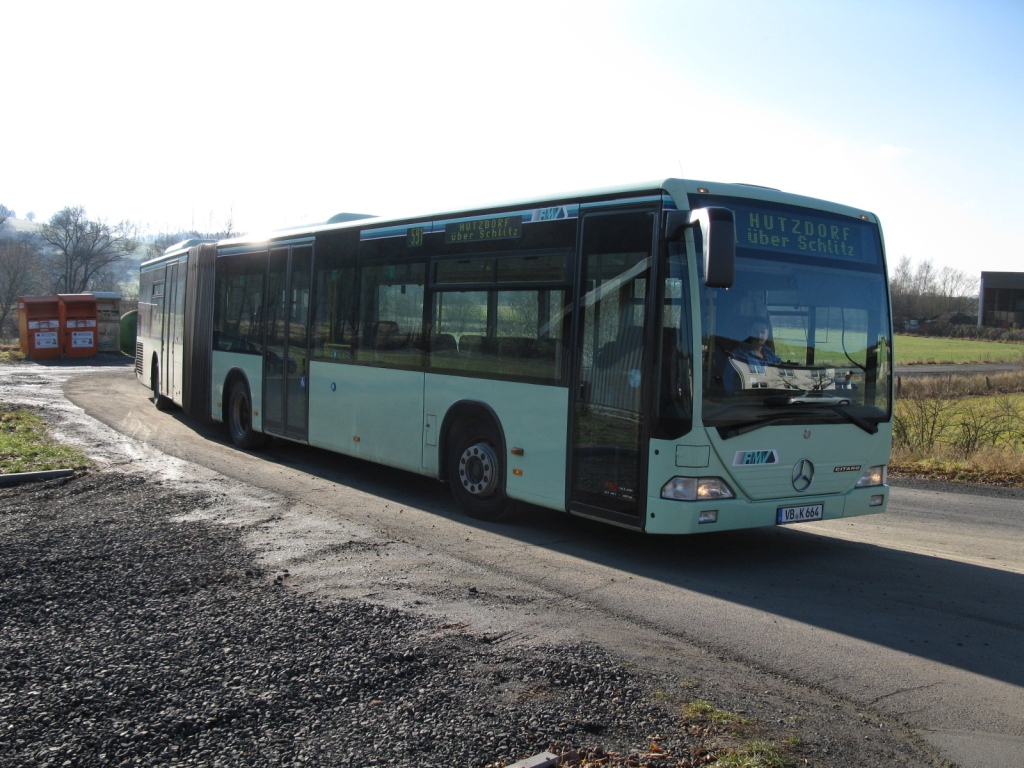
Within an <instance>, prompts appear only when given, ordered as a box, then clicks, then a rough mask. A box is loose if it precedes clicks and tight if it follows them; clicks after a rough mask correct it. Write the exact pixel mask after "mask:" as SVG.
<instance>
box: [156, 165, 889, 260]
mask: <svg viewBox="0 0 1024 768" xmlns="http://www.w3.org/2000/svg"><path fill="white" fill-rule="evenodd" d="M644 193H649V194H659V193H667V194H668V195H669V196H670V197H671V198H672V200H673V202H674V203H675V205H676V207H677V208H678V209H679V210H688V209H689V207H690V202H689V196H690V195H701V194H708V195H720V196H726V197H746V198H752V199H757V200H765V201H769V202H778V203H788V204H790V205H799V206H807V207H812V208H817V209H820V210H827V211H831V212H833V213H838V214H841V215H846V216H854V217H864V218H866V219H867V220H868V221H871V222H877V220H876V218H875V216H874V215H873V214H871V213H869V212H867V211H864V210H860V209H856V208H851V207H849V206H846V205H841V204H838V203H833V202H829V201H827V200H820V199H817V198H813V197H806V196H803V195H795V194H792V193H788V192H783V191H781V190H778V189H774V188H772V187H763V186H758V185H755V184H742V183H731V184H729V183H721V182H708V181H698V180H692V179H677V178H670V179H662V180H660V181H648V182H638V183H634V184H622V185H615V186H609V187H602V188H597V189H587V190H577V191H570V192H557V193H551V194H546V195H541V196H536V197H531V198H520V199H517V200H508V201H504V202H496V203H488V204H485V205H480V206H475V207H473V208H465V209H458V210H449V211H438V212H434V213H421V214H415V215H408V216H388V217H375V216H371V215H368V214H349V213H344V214H337V215H335V216H332V217H331V218H330V219H328V220H327V221H326V222H321V223H317V224H307V225H300V226H297V227H287V228H281V229H275V230H267V231H263V232H259V233H251V234H246V235H241V236H238V237H233V238H230V239H227V240H221V241H220V243H219V244H220V245H228V246H231V245H247V244H250V243H262V242H267V241H270V240H276V239H280V238H285V237H287V238H294V237H296V236H304V235H314V234H317V233H320V232H325V231H333V230H341V229H348V228H351V227H358V226H361V225H366V224H367V223H368V222H372V224H371V226H374V227H377V226H388V225H394V224H399V223H403V222H410V223H414V222H420V221H431V220H436V219H450V218H462V217H466V216H476V215H484V214H487V213H490V212H494V211H500V210H508V209H511V208H536V207H537V206H538V205H541V206H544V205H555V204H558V203H565V202H568V201H575V200H579V199H581V198H590V199H594V200H610V199H614V198H616V197H626V196H634V195H640V194H644ZM200 242H212V241H199V240H196V241H185V242H184V243H179V244H177V245H175V246H172V248H168V249H167V251H166V252H165V254H164V255H165V256H166V255H170V254H171V251H172V249H181V250H187V249H188V247H190V246H191V245H195V244H198V243H200Z"/></svg>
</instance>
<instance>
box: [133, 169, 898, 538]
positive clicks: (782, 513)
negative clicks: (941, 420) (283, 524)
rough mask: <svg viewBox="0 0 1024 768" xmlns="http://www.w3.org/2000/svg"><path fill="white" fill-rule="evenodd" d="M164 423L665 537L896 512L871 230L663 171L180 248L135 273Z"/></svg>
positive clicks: (806, 205) (808, 205)
mask: <svg viewBox="0 0 1024 768" xmlns="http://www.w3.org/2000/svg"><path fill="white" fill-rule="evenodd" d="M139 301H140V304H139V335H138V342H137V346H136V373H137V375H138V377H139V380H140V381H141V382H142V383H143V384H144V385H146V386H147V387H150V388H152V390H153V393H154V401H155V402H156V404H157V406H158V407H160V408H169V407H172V406H175V405H177V406H180V407H182V408H183V409H184V410H185V411H186V413H188V414H189V415H191V416H193V417H195V418H200V419H212V420H214V421H218V422H222V423H224V425H225V426H226V428H227V432H228V434H229V435H230V437H231V439H232V441H233V442H234V443H235V444H236V445H237V446H238V447H240V448H242V449H246V450H257V449H259V448H260V447H261V446H262V445H263V444H264V443H265V441H266V440H267V438H268V436H274V437H277V438H283V439H285V440H290V441H294V442H297V443H304V444H308V445H311V446H317V447H320V448H324V449H327V450H330V451H335V452H337V453H341V454H345V455H347V456H353V457H358V458H362V459H367V460H369V461H373V462H378V463H381V464H386V465H388V466H391V467H395V468H397V469H402V470H406V471H409V472H415V473H418V474H422V475H427V476H430V477H434V478H437V479H438V480H441V481H444V482H447V483H448V484H449V485H450V486H451V488H452V491H453V494H454V496H455V499H456V500H457V502H458V504H459V505H460V506H461V507H462V508H463V509H464V510H465V511H466V512H467V513H469V514H470V515H472V516H474V517H476V518H480V519H483V520H498V519H501V518H503V517H505V516H507V515H508V514H509V513H510V512H511V511H512V510H513V509H514V508H515V506H516V504H517V503H519V502H525V503H529V504H534V505H538V506H540V507H545V508H548V509H552V510H557V511H560V512H566V513H569V514H573V515H579V516H582V517H587V518H593V519H597V520H601V521H604V522H608V523H611V524H614V525H618V526H622V527H626V528H632V529H637V530H641V531H646V532H648V533H668V534H672V533H675V534H680V533H696V532H703V531H714V530H728V529H738V528H749V527H755V526H773V525H789V524H798V523H807V522H812V521H816V520H829V519H836V518H842V517H850V516H854V515H863V514H868V513H874V512H882V511H884V510H885V507H886V504H887V501H888V495H889V488H888V485H887V477H886V470H887V465H888V461H889V454H890V448H891V436H892V429H891V418H892V401H893V399H892V375H891V373H892V324H891V320H890V305H889V294H888V287H887V279H886V265H885V256H884V250H883V244H882V234H881V229H880V226H879V223H878V220H877V218H876V217H875V216H874V215H873V214H871V213H869V212H867V211H863V210H860V209H856V208H850V207H847V206H843V205H837V204H835V203H829V202H825V201H822V200H815V199H811V198H807V197H801V196H797V195H792V194H787V193H783V192H780V191H778V190H773V189H767V188H763V187H756V186H748V185H740V184H716V183H710V182H700V181H687V180H681V179H668V180H665V181H661V182H655V183H649V184H638V185H633V186H623V187H616V188H609V189H600V190H593V191H588V192H582V193H575V194H565V195H558V196H549V197H544V198H538V199H536V200H524V201H518V202H513V203H509V204H504V205H494V206H487V207H481V208H477V209H472V210H464V211H452V212H447V213H442V214H436V215H426V216H417V217H411V218H402V219H380V218H373V217H360V216H355V215H351V214H341V215H339V216H337V217H335V218H334V219H332V220H330V221H328V222H326V223H324V224H318V225H315V226H309V227H306V228H303V229H289V230H283V231H278V232H273V233H271V234H270V235H268V236H266V237H258V238H257V237H242V238H235V239H230V240H223V241H220V242H199V241H190V242H187V243H182V244H179V245H178V246H174V247H172V248H170V249H168V251H167V252H166V253H165V254H164V255H162V256H161V257H159V258H156V259H153V260H150V261H148V262H146V263H144V264H143V265H142V267H141V273H140V298H139Z"/></svg>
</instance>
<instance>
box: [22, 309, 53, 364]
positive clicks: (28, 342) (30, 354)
mask: <svg viewBox="0 0 1024 768" xmlns="http://www.w3.org/2000/svg"><path fill="white" fill-rule="evenodd" d="M60 305H61V302H60V297H58V296H22V297H21V298H20V299H18V340H19V341H20V342H21V353H22V354H23V355H25V357H27V358H29V359H30V360H54V359H56V358H59V357H60V356H61V329H60V317H61V311H60Z"/></svg>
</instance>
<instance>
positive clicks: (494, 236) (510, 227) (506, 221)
mask: <svg viewBox="0 0 1024 768" xmlns="http://www.w3.org/2000/svg"><path fill="white" fill-rule="evenodd" d="M522 225H523V217H522V216H502V217H499V218H496V219H477V220H476V221H460V222H456V223H454V224H449V225H447V226H446V227H445V241H446V242H449V243H464V242H470V241H472V240H501V239H505V238H511V237H520V236H521V235H522Z"/></svg>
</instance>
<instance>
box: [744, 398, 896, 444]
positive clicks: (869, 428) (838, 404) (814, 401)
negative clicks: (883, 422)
mask: <svg viewBox="0 0 1024 768" xmlns="http://www.w3.org/2000/svg"><path fill="white" fill-rule="evenodd" d="M849 403H850V401H849V400H847V399H846V398H842V397H814V396H808V397H790V396H788V395H781V396H772V397H766V398H765V399H764V404H765V405H785V406H794V405H810V406H822V407H824V408H828V409H829V410H830V411H833V412H834V413H838V414H839V415H840V416H842V417H843V418H844V419H846V420H847V421H849V422H852V423H853V424H856V425H857V426H858V427H860V428H861V429H863V430H864V431H865V432H867V433H868V434H869V435H874V434H876V433H877V432H878V425H877V424H872V423H871V422H870V421H868V420H867V419H862V418H861V417H860V416H858V415H856V414H855V413H850V412H849V411H847V410H844V409H843V407H842V406H844V405H849Z"/></svg>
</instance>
